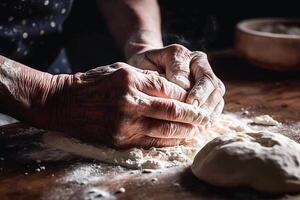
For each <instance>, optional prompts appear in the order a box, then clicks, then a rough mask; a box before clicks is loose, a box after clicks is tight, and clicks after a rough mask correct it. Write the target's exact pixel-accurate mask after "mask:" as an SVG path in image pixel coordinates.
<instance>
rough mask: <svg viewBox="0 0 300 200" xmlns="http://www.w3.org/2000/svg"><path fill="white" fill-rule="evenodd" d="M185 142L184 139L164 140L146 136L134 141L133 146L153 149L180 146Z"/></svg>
mask: <svg viewBox="0 0 300 200" xmlns="http://www.w3.org/2000/svg"><path fill="white" fill-rule="evenodd" d="M183 142H184V140H182V139H173V138H168V139H164V138H163V139H162V138H152V137H148V136H144V137H142V138H139V139H138V140H135V141H132V143H131V146H134V147H142V148H145V149H147V148H151V147H169V146H178V145H180V144H182V143H183Z"/></svg>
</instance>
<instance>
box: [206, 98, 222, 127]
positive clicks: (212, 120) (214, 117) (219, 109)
mask: <svg viewBox="0 0 300 200" xmlns="http://www.w3.org/2000/svg"><path fill="white" fill-rule="evenodd" d="M224 104H225V102H224V100H223V99H222V100H221V101H220V102H219V104H218V105H217V106H216V108H215V109H214V111H213V112H212V114H211V115H210V120H209V123H208V124H207V125H206V128H210V127H211V126H212V125H213V124H214V123H215V122H216V121H217V120H218V119H219V117H220V116H221V114H222V111H223V108H224Z"/></svg>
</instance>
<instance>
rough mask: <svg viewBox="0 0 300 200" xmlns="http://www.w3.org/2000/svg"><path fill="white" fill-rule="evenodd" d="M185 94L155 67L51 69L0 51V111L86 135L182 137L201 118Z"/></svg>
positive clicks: (166, 141)
mask: <svg viewBox="0 0 300 200" xmlns="http://www.w3.org/2000/svg"><path fill="white" fill-rule="evenodd" d="M185 98H186V91H185V90H183V89H182V88H180V87H179V86H177V85H175V84H173V83H171V82H169V81H167V80H166V79H164V78H162V77H160V76H158V75H157V73H154V72H150V71H143V70H137V69H136V68H133V67H131V66H129V65H127V64H125V63H115V64H113V65H110V66H103V67H99V68H96V69H92V70H90V71H87V72H86V73H77V74H74V75H50V74H48V73H44V72H40V71H37V70H34V69H31V68H29V67H26V66H24V65H22V64H20V63H17V62H15V61H12V60H10V59H7V58H5V57H1V56H0V112H4V113H6V114H9V115H11V116H13V117H16V118H18V119H20V120H22V121H25V122H27V123H29V124H31V125H34V126H36V127H39V128H43V129H49V130H54V131H62V132H64V133H66V134H69V135H71V136H73V137H78V138H80V139H83V140H86V141H92V142H101V143H105V144H107V145H111V146H118V147H129V146H141V147H151V146H170V145H178V144H182V143H185V141H186V139H187V138H191V137H192V136H193V135H194V134H195V133H196V131H197V129H196V127H195V126H194V124H200V123H201V122H202V121H203V119H204V118H205V116H204V115H203V112H202V110H201V109H195V108H194V107H193V106H191V105H190V104H186V103H183V102H182V101H183V100H184V99H185ZM137 111H138V112H137ZM143 130H148V131H143Z"/></svg>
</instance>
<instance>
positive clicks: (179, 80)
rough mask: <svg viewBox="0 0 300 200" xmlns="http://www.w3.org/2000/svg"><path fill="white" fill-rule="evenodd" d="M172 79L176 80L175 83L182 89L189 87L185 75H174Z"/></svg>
mask: <svg viewBox="0 0 300 200" xmlns="http://www.w3.org/2000/svg"><path fill="white" fill-rule="evenodd" d="M174 79H175V80H176V82H177V84H178V85H180V86H181V87H182V88H184V89H189V88H190V81H189V79H187V78H186V77H185V76H182V75H177V76H174Z"/></svg>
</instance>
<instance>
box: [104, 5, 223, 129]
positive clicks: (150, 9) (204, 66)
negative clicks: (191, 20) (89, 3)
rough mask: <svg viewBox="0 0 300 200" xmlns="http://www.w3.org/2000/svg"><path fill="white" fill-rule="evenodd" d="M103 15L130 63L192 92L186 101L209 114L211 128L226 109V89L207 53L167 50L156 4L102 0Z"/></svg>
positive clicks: (175, 47)
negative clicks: (151, 71)
mask: <svg viewBox="0 0 300 200" xmlns="http://www.w3.org/2000/svg"><path fill="white" fill-rule="evenodd" d="M99 2H100V8H101V11H102V13H103V15H104V17H105V18H106V21H107V23H108V26H109V28H110V30H111V32H112V34H113V36H114V37H115V40H116V41H117V43H118V44H119V45H120V46H121V47H122V48H123V49H124V53H125V56H126V59H127V62H128V63H129V64H131V65H133V66H135V67H138V68H141V69H148V70H155V71H158V72H159V73H164V74H166V78H167V79H168V80H169V81H171V82H173V83H175V84H177V85H179V86H181V87H182V88H184V89H186V90H190V92H189V95H188V97H187V99H186V102H187V103H192V104H194V105H196V106H199V107H200V108H202V109H204V110H206V111H207V113H208V115H209V118H210V119H209V121H208V122H207V125H208V126H207V127H209V126H210V125H209V124H211V123H213V122H214V121H216V119H217V118H218V116H219V115H220V114H221V112H222V110H223V106H224V100H223V95H224V93H225V87H224V85H223V83H222V81H221V80H220V79H219V78H218V77H217V76H216V75H215V74H214V72H213V70H212V68H211V66H210V64H209V62H208V59H207V56H206V54H205V53H203V52H199V51H195V52H192V51H190V50H189V49H187V48H185V47H184V46H182V45H179V44H173V45H169V46H166V47H163V43H162V39H161V38H162V37H161V27H160V13H159V7H158V4H157V2H156V1H155V0H115V1H113V0H111V1H107V0H99Z"/></svg>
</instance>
